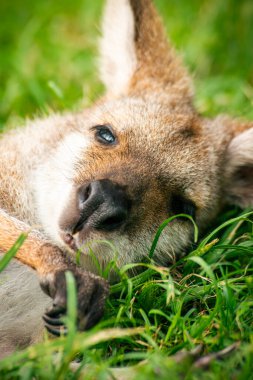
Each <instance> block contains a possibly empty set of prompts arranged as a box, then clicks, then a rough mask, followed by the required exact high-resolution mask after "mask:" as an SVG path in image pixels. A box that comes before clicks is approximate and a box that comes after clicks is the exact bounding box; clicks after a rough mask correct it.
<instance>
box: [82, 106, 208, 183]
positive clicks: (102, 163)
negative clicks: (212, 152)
mask: <svg viewBox="0 0 253 380" xmlns="http://www.w3.org/2000/svg"><path fill="white" fill-rule="evenodd" d="M86 125H89V126H90V127H91V128H92V126H96V125H110V126H111V128H112V130H113V133H115V135H116V136H117V139H118V143H117V145H116V146H114V147H111V148H103V147H101V146H100V145H99V144H97V143H96V141H95V140H94V138H93V136H92V133H93V132H89V136H90V144H89V148H88V149H85V150H84V151H83V155H81V157H80V161H81V162H82V161H83V162H87V159H88V160H89V162H90V163H91V166H92V167H93V166H94V172H97V170H98V171H99V172H101V171H103V170H105V171H106V170H107V169H108V168H109V170H110V171H111V170H117V167H118V168H119V167H121V168H124V170H125V169H126V168H127V167H129V169H130V170H137V171H138V168H142V169H143V171H145V170H146V172H147V173H149V175H152V173H151V172H150V168H151V167H152V170H153V172H154V174H156V175H160V174H162V176H163V175H164V176H166V175H171V176H172V177H174V178H175V177H181V178H183V177H189V175H190V176H191V173H193V175H194V177H195V178H196V174H198V173H200V172H201V170H203V172H206V165H207V161H208V160H206V159H205V157H206V156H207V155H208V144H206V140H205V139H204V138H203V136H202V135H203V131H202V127H201V123H200V120H199V119H198V118H197V117H196V115H195V114H194V113H192V114H190V113H189V114H180V113H178V112H177V113H175V112H173V110H170V109H169V108H167V107H166V106H165V105H161V104H157V103H156V102H155V99H154V100H153V102H144V101H142V100H138V99H137V100H131V99H130V100H129V99H123V100H119V101H112V102H109V103H105V104H102V105H100V106H98V107H96V108H95V109H92V110H91V111H90V117H89V121H88V123H87V124H86ZM196 168H197V169H198V170H197V171H196Z"/></svg>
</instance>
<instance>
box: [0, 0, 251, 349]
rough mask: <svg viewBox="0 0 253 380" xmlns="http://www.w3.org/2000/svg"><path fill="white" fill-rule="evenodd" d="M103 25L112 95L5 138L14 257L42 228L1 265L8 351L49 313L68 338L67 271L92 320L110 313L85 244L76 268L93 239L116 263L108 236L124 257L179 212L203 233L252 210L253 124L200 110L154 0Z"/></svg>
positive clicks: (172, 251) (168, 237)
mask: <svg viewBox="0 0 253 380" xmlns="http://www.w3.org/2000/svg"><path fill="white" fill-rule="evenodd" d="M102 30H103V37H102V40H101V49H100V50H101V61H100V72H101V79H102V81H103V83H104V84H105V86H106V90H107V91H106V95H105V96H104V97H103V98H102V99H101V100H100V101H99V102H98V103H97V104H95V105H94V106H93V107H92V108H90V109H88V110H85V111H81V112H79V113H75V114H65V115H62V116H61V115H53V116H50V117H48V118H44V119H39V120H35V121H31V122H30V123H29V124H28V125H27V126H25V127H23V128H20V129H18V130H12V131H10V132H8V133H5V134H4V135H3V136H2V137H1V140H0V169H1V170H0V207H1V210H0V251H1V253H2V254H4V253H5V252H7V251H8V250H9V248H10V247H11V246H12V245H13V243H14V242H15V241H16V239H17V238H18V237H19V235H20V233H21V232H23V231H26V232H27V231H28V232H29V234H28V238H27V239H26V241H25V242H24V244H23V245H22V247H21V248H20V250H19V251H18V253H17V255H16V259H18V260H13V261H12V263H11V264H10V265H9V266H8V267H7V269H6V270H5V271H4V272H2V273H1V283H0V298H1V306H0V353H1V355H2V356H3V355H6V354H8V353H10V352H12V351H13V350H15V349H17V348H22V347H25V346H26V345H29V344H31V343H33V342H35V341H36V340H37V339H40V336H41V333H42V331H43V322H42V318H41V316H42V315H43V313H44V312H45V310H46V308H48V309H47V312H46V314H45V315H44V320H45V322H46V326H47V328H48V329H49V331H51V332H53V333H55V334H57V333H59V326H58V325H59V317H60V316H61V315H62V314H64V312H65V311H66V285H65V275H64V272H65V271H66V270H67V269H68V270H70V271H72V273H73V275H74V277H75V279H76V284H77V295H78V324H79V328H80V329H88V328H89V327H91V326H92V325H94V324H95V323H96V322H97V321H98V320H99V319H100V317H101V316H102V314H103V308H104V302H105V299H106V297H107V295H108V284H107V282H106V281H105V280H104V279H102V278H100V277H99V276H98V275H97V274H94V272H95V271H94V268H93V266H92V261H91V260H90V256H89V255H88V254H87V253H86V251H85V249H83V252H82V254H81V267H77V266H76V264H75V252H76V251H77V250H78V249H82V247H83V246H84V245H85V244H87V243H89V244H90V245H91V246H92V249H93V252H94V253H95V255H96V257H97V259H98V261H99V262H100V265H101V266H102V267H103V266H104V265H106V263H108V261H110V260H111V259H112V252H111V249H109V248H108V247H107V246H106V245H105V244H103V243H99V240H108V241H110V242H112V244H113V245H114V246H115V247H116V249H117V252H118V256H117V265H118V266H122V265H123V264H126V263H130V262H138V261H141V260H143V259H145V257H147V255H148V248H149V247H150V246H151V243H152V240H153V238H154V235H155V232H156V231H157V228H158V226H159V225H160V224H161V223H162V222H163V221H164V220H165V219H166V218H168V217H169V216H171V215H173V214H179V213H186V214H189V215H191V216H192V217H193V218H194V219H195V221H196V223H197V224H198V226H199V227H200V229H201V228H203V227H204V226H206V224H207V222H210V221H211V220H213V219H214V218H215V216H216V215H217V213H218V212H219V211H220V210H221V208H222V207H223V205H224V204H225V203H233V204H237V205H240V206H242V207H245V206H252V205H253V192H252V189H253V176H252V174H253V122H242V121H238V120H232V119H230V118H228V117H221V116H220V117H217V118H215V119H213V120H210V119H207V118H203V117H201V116H200V115H199V114H198V112H197V111H196V110H195V109H194V106H193V101H192V100H193V89H192V83H191V80H190V77H189V76H188V73H187V71H186V69H185V68H184V67H183V65H182V63H181V61H180V59H179V58H178V57H177V56H176V55H175V53H174V50H173V49H172V47H171V46H170V45H169V44H168V42H167V39H166V34H165V31H164V28H163V25H162V22H161V20H160V17H159V16H158V14H157V12H156V10H155V8H154V6H153V4H152V2H151V0H107V2H106V6H105V13H104V20H103V26H102ZM192 236H193V228H192V223H191V222H190V221H189V220H187V219H176V220H174V222H173V223H171V224H170V225H169V227H168V228H167V229H166V230H164V232H163V234H162V235H161V238H160V239H159V242H158V246H157V249H156V252H155V257H154V258H155V260H156V261H157V262H158V263H161V264H162V265H169V264H170V263H171V262H173V261H174V260H176V259H178V257H180V256H181V255H183V254H184V252H185V249H186V247H187V246H188V245H189V243H190V242H191V241H192ZM31 268H32V269H35V270H36V271H37V273H36V272H35V271H33V270H32V269H31ZM37 275H38V276H37ZM39 282H41V284H42V288H43V289H44V290H45V292H46V293H47V294H48V295H49V296H50V297H51V298H53V306H51V307H50V305H51V301H50V298H48V296H47V295H45V294H44V293H43V292H42V291H41V289H40V286H39Z"/></svg>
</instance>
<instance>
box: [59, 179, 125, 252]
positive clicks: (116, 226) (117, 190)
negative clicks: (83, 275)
mask: <svg viewBox="0 0 253 380" xmlns="http://www.w3.org/2000/svg"><path fill="white" fill-rule="evenodd" d="M74 205H75V206H74ZM69 209H71V212H68V210H66V212H65V213H64V215H63V216H62V218H61V223H60V224H61V228H62V230H63V231H68V232H69V233H70V234H71V235H69V233H67V236H66V235H65V238H64V240H65V242H66V243H68V244H69V245H70V246H71V244H73V242H72V240H71V238H70V236H73V235H76V234H79V235H80V237H84V236H88V235H89V234H90V233H91V232H96V231H100V232H102V233H103V232H105V233H106V232H113V231H118V230H121V229H123V228H124V226H125V225H126V223H127V220H128V217H129V214H130V209H131V202H130V199H129V197H128V195H127V193H126V191H125V189H124V187H123V186H121V185H119V184H118V183H116V182H113V181H111V180H109V179H101V180H96V181H92V182H90V183H86V184H84V185H81V186H80V187H79V188H78V189H77V191H76V196H75V202H74V204H73V203H72V204H70V205H69ZM69 216H71V217H70V218H69Z"/></svg>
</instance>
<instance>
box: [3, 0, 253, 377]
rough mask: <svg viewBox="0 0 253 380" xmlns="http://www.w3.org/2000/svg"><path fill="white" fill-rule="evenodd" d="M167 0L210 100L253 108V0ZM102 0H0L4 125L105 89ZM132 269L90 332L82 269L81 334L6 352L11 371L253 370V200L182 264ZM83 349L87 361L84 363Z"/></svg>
mask: <svg viewBox="0 0 253 380" xmlns="http://www.w3.org/2000/svg"><path fill="white" fill-rule="evenodd" d="M156 4H157V6H158V8H159V9H160V11H161V14H162V15H163V18H164V20H165V23H166V26H167V29H168V34H169V35H170V37H171V40H172V41H173V43H174V44H175V46H176V48H177V50H178V51H179V52H180V53H181V54H182V55H183V58H184V61H185V62H186V64H187V66H188V67H189V69H190V71H191V72H192V73H193V75H194V78H195V80H194V82H195V87H196V94H197V95H196V99H195V102H196V106H197V108H198V110H199V111H200V112H201V113H203V114H205V115H211V116H212V115H215V114H216V113H218V112H222V113H228V114H232V115H234V116H240V117H246V118H248V119H250V118H251V119H253V107H252V105H253V48H252V41H253V28H252V22H253V2H252V1H251V0H242V1H240V2H239V1H237V0H223V1H218V0H213V1H211V2H210V1H208V0H191V1H189V0H180V1H176V0H157V1H156ZM101 10H102V1H101V0H94V1H90V0H75V1H72V2H70V1H68V0H62V1H61V2H59V1H52V0H51V1H49V0H37V1H34V2H31V1H30V0H23V1H22V2H20V1H18V0H12V1H7V0H2V1H1V2H0V14H1V23H0V41H1V50H0V98H1V102H0V123H1V124H0V130H3V129H5V128H10V127H13V126H16V125H18V124H23V123H24V122H25V119H26V118H29V117H34V116H41V115H43V114H47V113H50V112H52V111H62V110H67V109H68V110H78V109H81V108H82V107H84V106H87V105H89V104H91V103H92V101H93V100H94V99H96V98H97V97H98V96H99V94H101V93H102V91H103V88H102V86H101V84H100V83H99V78H98V76H97V71H96V69H95V67H96V65H97V60H96V56H97V55H96V54H97V39H98V36H99V20H100V16H101ZM246 212H247V214H246V215H245V213H246ZM165 228H166V227H165ZM196 232H197V231H196ZM129 265H131V264H129ZM128 268H129V266H128V267H124V268H121V270H120V276H121V282H120V283H118V284H116V285H113V286H112V287H111V295H110V299H109V300H108V302H107V307H106V313H105V316H104V319H103V320H102V321H101V323H100V324H99V325H98V326H97V327H95V328H94V329H93V330H92V331H89V332H86V333H77V332H76V331H75V324H74V321H75V309H74V307H73V306H74V304H75V292H74V289H73V283H72V279H71V277H70V278H69V282H68V286H69V293H70V297H69V315H68V318H67V321H66V323H67V324H68V327H69V331H70V333H69V335H68V336H67V337H62V338H59V339H56V340H53V341H50V340H48V339H47V338H46V339H45V343H44V344H39V345H37V346H34V347H30V348H28V349H27V350H24V351H22V352H17V353H15V354H13V355H12V356H10V357H8V358H6V359H4V360H2V361H0V379H1V380H2V379H11V380H12V379H26V380H28V379H34V378H36V379H47V380H48V379H79V378H84V379H115V378H121V379H128V380H129V379H138V380H141V379H143V380H144V379H157V378H159V379H168V378H169V379H171V380H177V379H178V380H179V379H201V380H202V379H210V380H213V379H222V380H224V379H233V380H234V379H238V380H239V379H240V380H242V379H245V380H248V379H253V230H252V216H251V214H250V210H239V209H236V208H233V207H230V208H228V209H226V210H224V212H223V213H222V214H221V215H220V216H219V218H217V220H216V221H215V223H214V224H213V225H212V226H207V228H206V234H205V236H204V237H200V238H199V239H198V241H197V243H196V244H194V245H193V246H192V247H190V248H189V251H188V252H186V255H185V257H184V259H182V260H180V261H179V262H178V263H176V264H175V265H173V266H172V267H171V268H161V267H157V266H155V265H154V264H153V263H152V261H151V263H150V264H149V265H146V266H144V265H143V268H144V271H143V272H142V273H141V274H140V275H138V276H136V277H133V278H129V277H128V276H127V274H126V271H127V269H128ZM0 269H1V268H0ZM226 347H230V348H231V351H232V349H233V352H231V353H229V354H228V355H222V360H218V359H217V358H214V360H211V361H210V363H209V364H207V365H205V363H203V360H202V361H201V360H200V359H199V357H201V355H202V356H204V357H205V360H207V361H209V359H210V358H211V356H208V355H210V354H211V353H215V352H216V353H217V352H219V351H221V350H223V349H224V348H226ZM184 350H187V351H188V354H187V353H184ZM76 357H77V358H79V361H80V363H81V366H80V367H79V369H77V371H76V370H74V371H73V370H71V369H70V366H69V363H70V362H71V361H72V360H73V359H74V358H76ZM112 367H117V368H118V369H117V370H116V372H112V370H111V369H110V368H112ZM130 367H131V368H130ZM129 368H130V369H129ZM82 371H83V372H82ZM119 376H121V377H119Z"/></svg>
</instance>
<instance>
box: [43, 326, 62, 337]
mask: <svg viewBox="0 0 253 380" xmlns="http://www.w3.org/2000/svg"><path fill="white" fill-rule="evenodd" d="M45 328H46V329H47V331H48V332H49V333H50V334H53V335H55V336H62V335H67V333H68V329H67V328H66V327H65V326H63V325H61V327H59V328H57V327H56V328H53V327H51V326H50V325H49V324H47V323H45Z"/></svg>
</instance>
